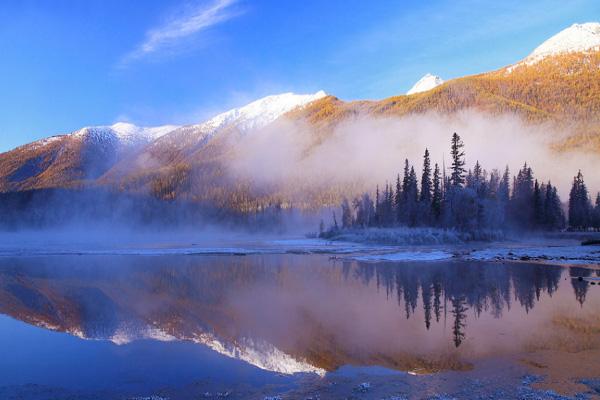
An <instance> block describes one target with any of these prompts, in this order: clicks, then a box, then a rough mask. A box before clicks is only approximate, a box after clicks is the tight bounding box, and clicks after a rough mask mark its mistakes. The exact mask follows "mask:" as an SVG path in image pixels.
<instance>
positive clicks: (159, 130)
mask: <svg viewBox="0 0 600 400" xmlns="http://www.w3.org/2000/svg"><path fill="white" fill-rule="evenodd" d="M177 128H179V126H176V125H164V126H157V127H139V126H136V125H133V124H130V123H127V122H118V123H116V124H114V125H110V126H89V127H85V128H81V129H79V130H77V131H75V132H73V134H72V136H73V137H79V138H83V139H85V140H86V141H88V142H90V141H100V142H102V141H106V140H108V141H112V142H115V143H118V144H122V145H137V144H144V143H149V142H151V141H153V140H156V139H158V138H160V137H162V136H164V135H166V134H167V133H169V132H172V131H174V130H175V129H177Z"/></svg>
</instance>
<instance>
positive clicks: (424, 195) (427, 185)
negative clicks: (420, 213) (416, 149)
mask: <svg viewBox="0 0 600 400" xmlns="http://www.w3.org/2000/svg"><path fill="white" fill-rule="evenodd" d="M420 201H421V203H423V205H425V206H427V208H429V206H430V204H431V161H430V160H429V150H428V149H425V155H424V156H423V173H422V175H421V198H420Z"/></svg>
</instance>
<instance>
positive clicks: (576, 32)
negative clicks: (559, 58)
mask: <svg viewBox="0 0 600 400" xmlns="http://www.w3.org/2000/svg"><path fill="white" fill-rule="evenodd" d="M599 49H600V23H598V22H588V23H585V24H573V25H571V26H570V27H568V28H567V29H564V30H562V31H560V32H559V33H557V34H556V35H554V36H552V37H551V38H550V39H548V40H546V41H545V42H544V43H542V44H541V45H539V46H538V47H537V48H536V49H535V50H534V51H533V52H532V53H531V54H530V55H529V56H528V57H527V58H526V59H525V60H526V61H530V60H537V59H541V58H544V57H547V56H552V55H556V54H562V53H570V52H584V51H589V50H599Z"/></svg>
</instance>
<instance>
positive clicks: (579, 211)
mask: <svg viewBox="0 0 600 400" xmlns="http://www.w3.org/2000/svg"><path fill="white" fill-rule="evenodd" d="M590 209H591V202H590V199H589V197H588V191H587V187H586V186H585V182H584V181H583V174H582V173H581V171H579V172H578V173H577V176H575V177H574V178H573V186H572V187H571V192H570V193H569V226H571V227H572V228H575V229H586V228H587V227H589V225H590Z"/></svg>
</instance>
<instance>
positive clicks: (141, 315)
mask: <svg viewBox="0 0 600 400" xmlns="http://www.w3.org/2000/svg"><path fill="white" fill-rule="evenodd" d="M594 274H596V275H597V276H598V271H594V270H591V269H586V268H572V269H568V272H567V269H564V268H561V267H556V266H546V265H539V264H532V265H526V264H510V263H507V264H500V263H493V264H486V263H478V262H469V263H466V262H439V263H425V264H423V263H402V264H398V263H360V262H356V261H344V262H340V261H332V260H328V259H327V258H326V257H322V256H299V255H268V256H248V257H227V256H218V257H184V256H177V257H173V256H171V257H115V256H110V257H109V256H104V257H87V256H86V257H49V258H29V259H27V258H19V259H9V258H6V259H2V260H0V312H1V313H3V314H7V315H9V316H12V317H13V318H16V319H19V320H21V321H25V322H27V323H29V324H33V325H36V326H40V327H45V328H47V329H51V330H56V331H61V332H68V333H71V334H74V335H77V336H79V337H82V338H87V339H103V340H111V341H113V342H114V343H117V344H126V343H129V342H131V341H133V340H136V339H140V338H151V339H156V340H162V341H167V340H186V341H193V342H197V343H201V344H203V345H206V346H208V347H210V348H212V349H213V350H215V351H217V352H219V353H222V354H225V355H227V356H229V357H234V358H239V359H242V360H244V361H246V362H248V363H250V364H253V365H256V366H258V367H260V368H263V369H267V370H270V371H276V372H283V373H294V372H316V373H324V372H325V371H331V370H334V369H336V368H338V367H340V366H342V365H347V364H353V365H381V366H385V367H389V368H396V369H402V370H421V371H437V370H441V369H464V368H468V367H469V360H472V359H474V358H477V357H482V356H485V355H486V354H491V353H495V354H497V353H498V352H505V353H506V352H516V351H520V350H522V349H523V348H524V347H525V346H528V345H530V344H531V343H532V342H540V341H545V342H549V341H550V340H551V337H550V336H548V334H546V332H547V331H549V330H548V329H546V328H548V327H550V326H552V324H553V321H556V317H557V315H558V314H561V313H562V314H564V315H569V316H572V315H578V314H577V313H580V314H581V315H582V316H583V315H584V314H582V313H584V312H587V311H589V309H590V307H587V308H586V307H584V306H583V305H584V303H587V302H591V310H593V309H594V308H595V309H597V306H598V304H600V297H599V296H598V294H597V293H596V292H597V291H595V290H591V291H590V290H588V282H586V281H585V280H583V281H579V280H577V279H571V276H591V275H594ZM561 279H566V280H568V281H570V282H567V281H564V280H563V281H561ZM563 282H564V284H563ZM556 331H557V330H556V329H554V330H553V332H556Z"/></svg>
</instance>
